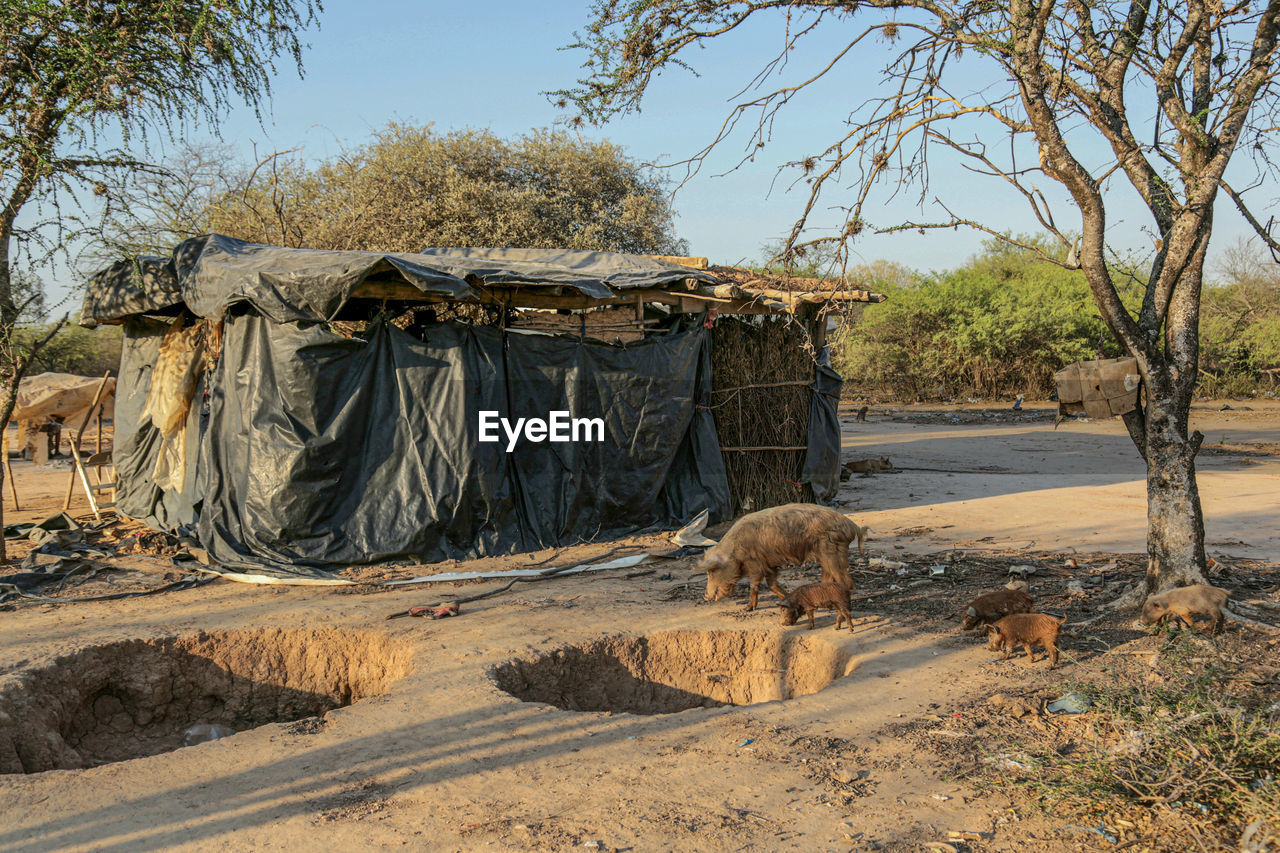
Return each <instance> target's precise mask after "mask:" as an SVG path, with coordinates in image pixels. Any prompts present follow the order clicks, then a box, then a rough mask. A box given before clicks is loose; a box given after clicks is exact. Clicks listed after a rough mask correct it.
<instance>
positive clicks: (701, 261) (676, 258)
mask: <svg viewBox="0 0 1280 853" xmlns="http://www.w3.org/2000/svg"><path fill="white" fill-rule="evenodd" d="M641 257H642V258H653V259H654V260H655V261H666V262H667V263H669V264H679V265H680V266H682V267H689V268H690V269H695V270H705V269H706V268H707V267H709V266H710V265H711V264H710V263H709V262H708V261H707V259H706V258H700V257H696V256H692V255H641Z"/></svg>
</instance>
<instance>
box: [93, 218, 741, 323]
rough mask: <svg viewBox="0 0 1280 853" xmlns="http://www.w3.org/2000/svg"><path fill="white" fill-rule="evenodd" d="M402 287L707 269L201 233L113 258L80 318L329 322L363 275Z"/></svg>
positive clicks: (593, 255)
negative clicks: (181, 313) (251, 316)
mask: <svg viewBox="0 0 1280 853" xmlns="http://www.w3.org/2000/svg"><path fill="white" fill-rule="evenodd" d="M371 278H377V279H378V280H383V281H385V280H390V281H396V282H403V283H406V284H409V285H411V286H413V287H415V288H417V289H418V290H420V291H422V292H423V293H424V294H434V295H439V296H444V297H447V298H451V299H466V298H468V297H474V296H476V291H475V289H474V285H499V284H509V285H559V286H568V287H573V288H575V289H577V290H578V291H579V292H581V293H583V294H584V295H587V296H591V297H596V298H607V297H610V296H615V295H616V294H617V291H620V290H629V289H633V288H640V287H655V288H662V287H668V286H670V285H673V284H676V283H678V282H683V281H685V280H687V279H696V280H699V281H704V282H710V283H714V282H716V281H717V279H716V278H715V277H714V276H713V275H711V274H710V273H706V272H702V271H699V270H694V269H690V268H688V267H683V266H680V265H679V264H674V263H670V262H668V261H660V260H657V259H655V258H647V257H644V256H641V255H623V254H618V253H615V252H583V251H572V250H567V249H481V248H440V249H434V248H428V249H423V250H422V251H421V252H419V253H383V252H343V251H330V250H324V249H289V248H284V247H282V246H264V245H261V244H258V243H249V242H246V241H244V240H239V239H236V238H234V237H227V236H225V235H222V234H207V235H205V236H202V237H194V238H192V239H190V240H187V241H185V242H183V243H181V244H180V245H179V246H178V247H177V248H176V249H174V251H173V254H172V255H171V256H170V257H168V258H157V257H148V258H143V259H141V260H140V261H138V262H133V261H121V262H119V263H117V264H115V265H113V266H111V267H108V268H107V269H105V270H103V271H101V272H99V273H97V274H96V275H95V276H93V278H92V279H91V280H90V281H89V285H88V288H87V290H86V293H85V300H84V309H83V313H82V317H81V322H82V323H86V324H88V325H92V324H94V323H118V322H121V321H122V320H123V319H124V318H126V317H129V316H132V315H136V314H149V313H162V312H165V311H167V310H171V309H173V308H175V307H177V306H179V305H183V304H185V305H186V306H187V308H189V309H190V310H191V311H193V312H194V313H195V314H197V315H200V316H202V317H220V316H222V314H223V313H224V312H225V311H226V310H227V308H229V307H230V306H231V305H234V304H236V303H248V304H250V305H252V306H253V307H254V308H255V309H257V310H258V311H259V312H260V313H262V314H263V315H264V316H266V317H268V318H269V319H271V320H273V321H275V322H278V323H285V322H296V321H305V320H331V319H333V318H334V317H335V316H336V315H337V313H338V311H339V310H340V309H341V308H342V306H343V304H344V303H346V301H347V300H348V299H350V298H351V294H352V293H353V292H354V291H355V289H356V288H357V287H359V286H360V285H361V284H362V283H363V282H365V281H366V280H368V279H371Z"/></svg>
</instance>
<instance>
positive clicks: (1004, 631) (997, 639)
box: [984, 613, 1067, 669]
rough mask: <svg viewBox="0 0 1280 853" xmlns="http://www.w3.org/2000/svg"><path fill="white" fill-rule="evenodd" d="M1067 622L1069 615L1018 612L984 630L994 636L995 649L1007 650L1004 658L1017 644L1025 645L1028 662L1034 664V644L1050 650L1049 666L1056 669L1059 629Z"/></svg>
mask: <svg viewBox="0 0 1280 853" xmlns="http://www.w3.org/2000/svg"><path fill="white" fill-rule="evenodd" d="M1066 621H1067V620H1066V617H1063V618H1061V619H1059V618H1057V617H1056V616H1050V615H1049V614H1047V613H1015V614H1013V615H1012V616H1006V617H1004V618H1003V619H1001V620H1000V621H999V622H996V623H995V624H993V625H987V626H986V627H985V628H984V630H985V631H986V632H987V633H989V634H991V635H992V637H991V639H992V641H993V643H994V646H995V648H1000V649H1003V650H1004V654H1002V655H1001V656H1000V659H1001V660H1008V659H1009V654H1010V653H1011V652H1012V651H1013V650H1014V649H1016V648H1017V647H1018V646H1026V648H1027V662H1028V663H1033V662H1035V659H1036V658H1035V653H1034V652H1033V651H1032V646H1044V648H1045V650H1046V651H1047V652H1048V653H1049V669H1053V668H1054V667H1055V666H1057V664H1058V631H1059V630H1061V628H1062V626H1063V623H1065V622H1066Z"/></svg>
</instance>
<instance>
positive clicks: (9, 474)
mask: <svg viewBox="0 0 1280 853" xmlns="http://www.w3.org/2000/svg"><path fill="white" fill-rule="evenodd" d="M2 446H3V451H0V452H3V453H4V476H5V479H7V480H8V481H9V491H10V492H11V493H12V494H13V509H14V512H18V511H20V510H21V509H22V505H21V504H19V503H18V484H17V483H16V482H15V481H14V479H13V465H12V464H11V463H10V462H9V430H7V429H6V430H5V431H4V442H3V445H2Z"/></svg>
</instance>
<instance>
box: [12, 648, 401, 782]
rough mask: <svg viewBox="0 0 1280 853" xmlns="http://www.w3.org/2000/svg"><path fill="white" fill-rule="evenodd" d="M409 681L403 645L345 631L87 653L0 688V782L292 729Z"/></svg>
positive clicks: (68, 657) (75, 654) (15, 675)
mask: <svg viewBox="0 0 1280 853" xmlns="http://www.w3.org/2000/svg"><path fill="white" fill-rule="evenodd" d="M408 669H409V656H408V654H407V652H406V651H405V649H404V648H403V646H402V645H400V644H397V643H394V642H391V641H389V640H388V639H387V638H386V637H384V636H382V635H379V634H372V633H349V632H343V631H336V630H320V631H301V630H296V631H290V630H266V631H229V632H222V633H216V634H206V633H200V634H196V635H194V636H186V637H162V638H158V639H148V640H124V641H121V642H114V643H108V644H104V645H97V646H90V647H88V648H85V649H82V650H80V651H77V652H72V653H70V654H66V655H62V656H59V657H57V658H54V659H53V660H52V661H50V662H49V663H47V664H45V665H43V666H39V667H35V668H31V669H26V670H21V671H18V672H16V673H13V674H10V675H8V676H7V677H5V678H4V679H3V681H0V773H37V772H40V771H44V770H70V769H77V768H82V767H93V766H96V765H100V764H107V763H110V762H113V761H123V760H125V759H129V758H140V757H142V756H147V755H155V754H157V753H161V752H167V751H169V750H172V749H176V748H178V747H180V746H182V745H183V736H184V733H185V732H186V731H187V730H188V729H189V728H191V727H192V726H200V725H217V726H224V727H227V728H229V729H231V730H234V731H243V730H245V729H251V728H255V727H257V726H262V725H266V724H268V723H282V722H292V721H294V720H299V719H302V718H303V717H310V716H313V715H316V714H323V713H324V712H326V711H330V710H332V709H334V708H340V707H345V706H347V705H350V704H352V703H353V702H358V701H360V700H361V699H364V698H366V697H368V696H373V695H377V694H379V693H382V692H384V691H385V690H386V689H387V687H388V685H389V684H390V683H391V682H392V681H394V680H395V679H397V678H399V677H400V676H402V675H404V674H405V673H406V672H407V671H408Z"/></svg>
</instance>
